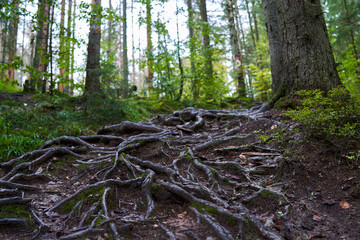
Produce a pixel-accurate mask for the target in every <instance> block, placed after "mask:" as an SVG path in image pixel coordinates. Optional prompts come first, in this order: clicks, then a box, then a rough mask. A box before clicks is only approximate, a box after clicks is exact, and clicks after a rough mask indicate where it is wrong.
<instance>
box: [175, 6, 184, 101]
mask: <svg viewBox="0 0 360 240" xmlns="http://www.w3.org/2000/svg"><path fill="white" fill-rule="evenodd" d="M176 35H177V42H176V48H177V55H178V63H179V69H180V90H179V94H178V96H177V99H176V100H178V101H179V100H180V99H181V96H182V94H183V89H184V69H183V66H182V61H181V55H180V34H179V6H178V0H176Z"/></svg>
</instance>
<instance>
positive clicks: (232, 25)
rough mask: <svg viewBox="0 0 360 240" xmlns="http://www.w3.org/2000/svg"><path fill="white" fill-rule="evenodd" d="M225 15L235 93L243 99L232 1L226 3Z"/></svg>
mask: <svg viewBox="0 0 360 240" xmlns="http://www.w3.org/2000/svg"><path fill="white" fill-rule="evenodd" d="M225 11H226V15H227V18H228V22H229V23H228V27H229V31H230V43H231V49H232V55H233V64H234V65H233V66H234V69H235V71H236V75H235V77H234V79H235V81H236V83H237V86H236V87H237V93H238V96H239V97H245V96H246V91H245V81H244V72H243V66H242V54H241V49H240V38H239V34H238V32H237V31H236V27H235V19H234V0H227V1H226V10H225Z"/></svg>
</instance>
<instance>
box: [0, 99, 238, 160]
mask: <svg viewBox="0 0 360 240" xmlns="http://www.w3.org/2000/svg"><path fill="white" fill-rule="evenodd" d="M84 102H85V101H84V98H83V97H81V96H80V97H72V96H69V95H67V94H64V93H60V92H56V93H55V94H54V95H53V96H50V95H49V94H47V93H46V94H37V95H35V96H34V97H33V99H32V100H31V101H27V102H15V101H12V100H4V101H2V102H1V105H0V162H5V161H8V160H9V159H12V158H15V157H18V156H21V155H23V154H24V153H26V152H29V151H32V150H35V149H37V148H39V147H40V146H41V144H43V143H44V142H45V141H47V140H49V139H53V138H57V137H60V136H80V135H91V134H94V133H95V132H96V130H97V129H99V128H100V127H103V126H105V125H111V124H117V123H120V122H121V121H124V120H129V121H133V122H138V121H143V120H147V119H149V118H151V117H153V116H154V115H156V114H168V113H172V112H173V111H175V110H178V109H183V108H186V107H199V108H207V109H224V108H238V107H239V106H238V105H237V104H236V103H234V102H232V101H230V100H224V101H223V102H220V103H212V102H196V103H195V102H193V101H162V100H158V99H145V98H139V97H133V98H129V99H114V98H109V97H104V96H98V97H94V98H89V99H88V101H87V102H86V104H85V103H84Z"/></svg>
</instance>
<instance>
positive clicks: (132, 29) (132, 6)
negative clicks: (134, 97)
mask: <svg viewBox="0 0 360 240" xmlns="http://www.w3.org/2000/svg"><path fill="white" fill-rule="evenodd" d="M131 43H132V44H131V55H132V56H131V58H132V77H131V84H132V85H133V86H136V82H135V73H136V71H135V38H134V0H131ZM139 60H140V59H139Z"/></svg>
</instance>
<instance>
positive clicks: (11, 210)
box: [0, 204, 35, 228]
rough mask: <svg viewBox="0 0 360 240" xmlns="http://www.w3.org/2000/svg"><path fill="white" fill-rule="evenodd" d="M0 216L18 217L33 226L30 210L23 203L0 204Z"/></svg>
mask: <svg viewBox="0 0 360 240" xmlns="http://www.w3.org/2000/svg"><path fill="white" fill-rule="evenodd" d="M0 218H20V219H24V220H26V223H27V225H28V226H29V227H30V228H34V227H35V222H34V220H33V219H32V216H31V214H30V212H29V211H28V210H27V207H26V206H24V205H16V204H6V205H2V206H0Z"/></svg>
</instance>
